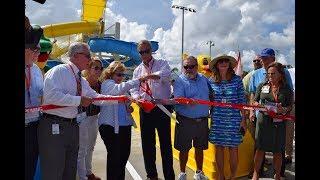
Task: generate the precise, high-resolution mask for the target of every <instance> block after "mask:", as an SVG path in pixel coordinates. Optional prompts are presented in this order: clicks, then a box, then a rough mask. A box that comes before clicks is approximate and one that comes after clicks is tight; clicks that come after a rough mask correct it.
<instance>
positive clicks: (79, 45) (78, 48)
mask: <svg viewBox="0 0 320 180" xmlns="http://www.w3.org/2000/svg"><path fill="white" fill-rule="evenodd" d="M87 50H88V51H90V47H89V45H88V44H86V43H84V42H75V43H72V44H71V45H70V47H69V50H68V53H67V56H68V57H69V58H70V59H71V58H72V57H73V56H74V55H75V54H77V53H81V52H84V51H87Z"/></svg>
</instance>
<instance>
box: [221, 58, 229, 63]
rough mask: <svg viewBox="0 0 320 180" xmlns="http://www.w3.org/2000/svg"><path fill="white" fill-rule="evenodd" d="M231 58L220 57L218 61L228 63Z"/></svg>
mask: <svg viewBox="0 0 320 180" xmlns="http://www.w3.org/2000/svg"><path fill="white" fill-rule="evenodd" d="M228 62H229V59H220V60H219V61H218V63H228Z"/></svg>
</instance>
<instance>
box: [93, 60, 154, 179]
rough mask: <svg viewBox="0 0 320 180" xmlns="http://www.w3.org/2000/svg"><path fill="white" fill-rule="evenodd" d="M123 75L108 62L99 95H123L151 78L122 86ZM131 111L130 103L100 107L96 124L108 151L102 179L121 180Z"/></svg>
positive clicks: (117, 65) (116, 64) (116, 63)
mask: <svg viewBox="0 0 320 180" xmlns="http://www.w3.org/2000/svg"><path fill="white" fill-rule="evenodd" d="M125 71H126V68H125V66H124V65H123V64H122V63H121V62H119V61H114V62H112V63H111V64H110V65H109V66H108V67H107V68H106V69H105V70H104V71H103V72H102V75H101V77H100V81H101V82H102V84H101V94H104V95H113V96H119V95H126V94H127V92H129V90H130V89H131V88H134V87H136V88H137V87H139V85H140V82H142V81H145V80H147V79H152V78H153V76H152V75H149V76H144V77H141V78H139V79H133V80H129V81H127V82H122V81H123V78H124V76H125V74H124V72H125ZM132 111H133V108H132V107H131V106H130V103H119V104H115V105H106V106H101V111H100V115H99V118H98V124H99V132H100V136H101V138H102V140H103V141H104V144H105V146H106V149H107V151H108V154H107V178H106V179H117V180H121V179H123V180H124V179H125V166H126V163H127V160H128V158H129V155H130V148H131V126H132V125H133V123H134V122H133V119H132V117H131V112H132Z"/></svg>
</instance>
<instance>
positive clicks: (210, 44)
mask: <svg viewBox="0 0 320 180" xmlns="http://www.w3.org/2000/svg"><path fill="white" fill-rule="evenodd" d="M206 44H209V49H210V51H209V52H210V53H209V56H210V60H211V47H212V46H214V42H213V41H211V40H210V41H207V43H206Z"/></svg>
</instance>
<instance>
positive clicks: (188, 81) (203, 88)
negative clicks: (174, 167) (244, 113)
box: [173, 56, 209, 180]
mask: <svg viewBox="0 0 320 180" xmlns="http://www.w3.org/2000/svg"><path fill="white" fill-rule="evenodd" d="M182 72H183V73H182V74H181V75H180V76H179V78H177V79H176V80H175V82H174V84H173V95H174V97H185V98H193V99H202V100H207V101H208V100H209V86H208V79H207V78H206V77H205V76H204V75H202V74H200V73H198V63H197V59H196V58H195V57H193V56H189V57H188V58H187V59H185V60H184V61H183V69H182ZM175 111H176V114H177V120H178V122H179V123H177V124H176V127H175V137H174V148H175V149H177V150H178V151H180V153H179V160H180V171H181V173H180V174H179V176H178V179H179V180H184V179H187V177H186V176H187V175H186V173H185V167H186V164H187V161H188V153H189V150H190V149H191V148H192V144H193V146H194V148H195V160H196V164H197V171H196V173H195V174H194V179H208V178H207V177H206V176H205V175H204V173H203V172H202V164H203V150H206V149H208V115H209V106H207V105H176V106H175Z"/></svg>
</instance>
